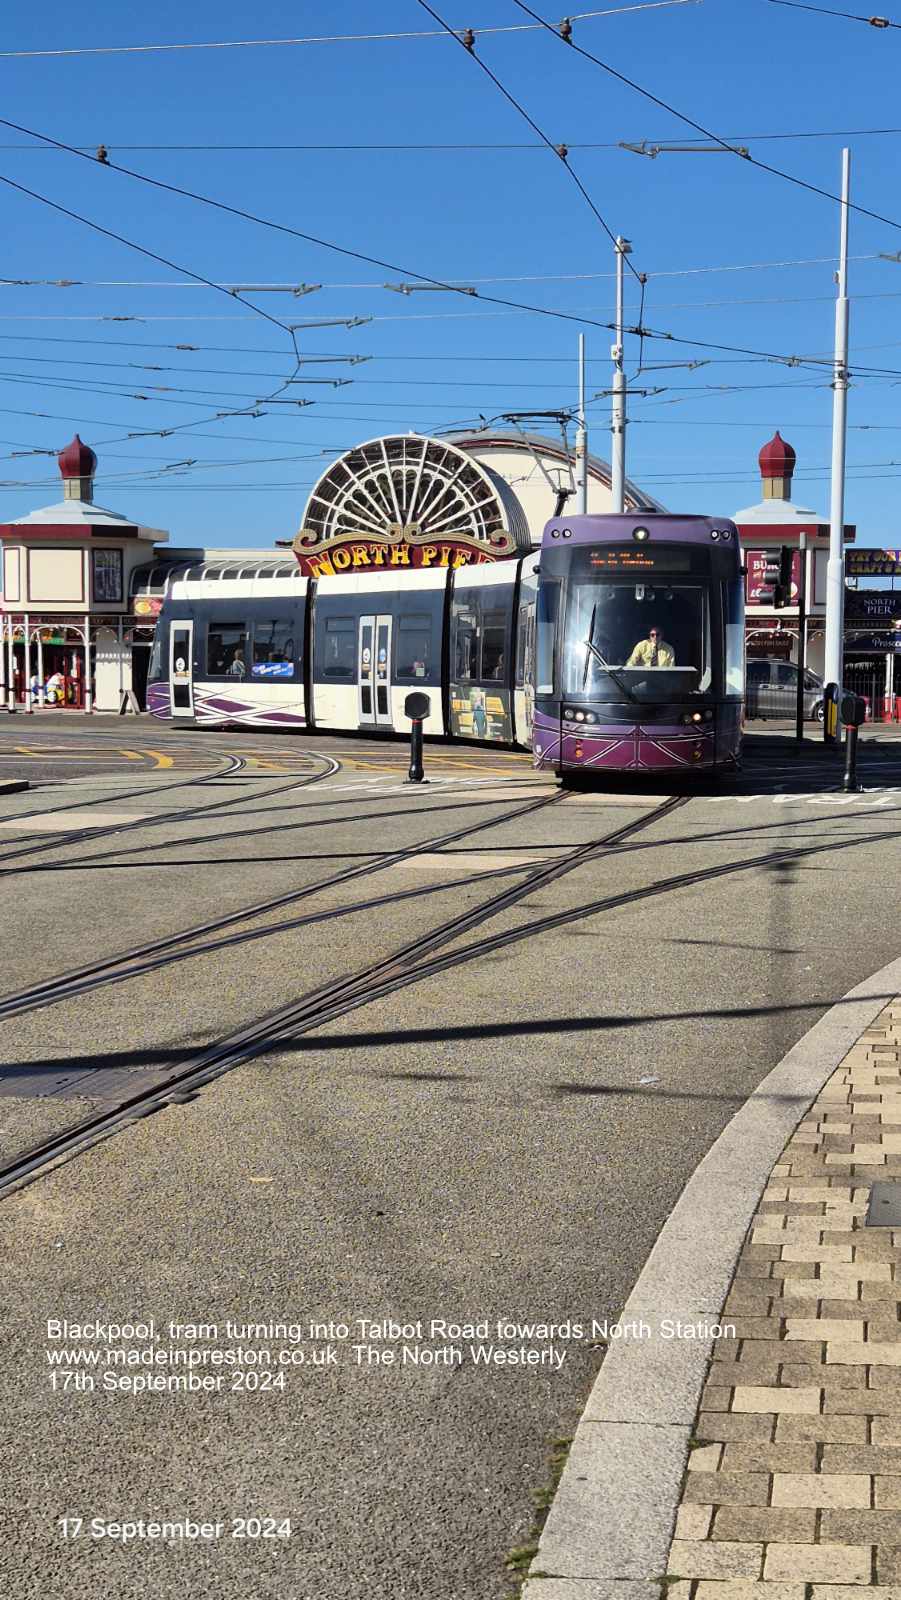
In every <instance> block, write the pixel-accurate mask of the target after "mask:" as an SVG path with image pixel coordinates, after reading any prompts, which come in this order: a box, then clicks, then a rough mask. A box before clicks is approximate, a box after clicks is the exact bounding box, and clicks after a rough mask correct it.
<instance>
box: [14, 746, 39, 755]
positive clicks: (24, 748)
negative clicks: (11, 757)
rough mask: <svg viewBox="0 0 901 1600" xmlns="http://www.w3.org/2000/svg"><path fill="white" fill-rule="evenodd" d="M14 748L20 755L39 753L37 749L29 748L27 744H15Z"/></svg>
mask: <svg viewBox="0 0 901 1600" xmlns="http://www.w3.org/2000/svg"><path fill="white" fill-rule="evenodd" d="M13 749H14V750H15V751H16V754H17V755H20V756H36V755H37V753H38V752H37V751H36V750H29V748H28V745H27V744H14V745H13Z"/></svg>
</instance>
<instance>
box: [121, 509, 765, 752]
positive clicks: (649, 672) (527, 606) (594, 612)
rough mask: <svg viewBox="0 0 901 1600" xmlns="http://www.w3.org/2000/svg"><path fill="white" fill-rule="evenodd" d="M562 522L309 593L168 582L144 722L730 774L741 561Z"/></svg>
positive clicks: (692, 534) (714, 550) (350, 577)
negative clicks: (414, 725) (472, 745)
mask: <svg viewBox="0 0 901 1600" xmlns="http://www.w3.org/2000/svg"><path fill="white" fill-rule="evenodd" d="M640 515H641V516H642V518H643V520H642V521H638V520H637V517H636V515H635V514H633V515H632V516H631V517H611V516H603V517H602V516H585V517H578V516H576V517H568V518H566V517H558V518H555V519H554V520H553V521H552V522H550V523H548V525H547V528H546V529H545V533H544V540H543V543H542V546H541V550H540V552H532V553H530V554H527V555H521V556H518V557H516V558H514V559H512V560H511V559H506V560H499V561H487V562H483V563H476V564H471V565H464V566H460V567H454V566H453V565H451V564H450V563H448V564H446V565H438V566H433V567H429V568H418V569H412V570H409V571H403V570H389V571H370V572H362V571H361V572H348V573H342V574H340V575H339V574H334V575H331V576H325V577H320V578H312V577H307V576H304V575H303V574H302V573H301V571H300V569H299V567H298V564H297V562H296V561H295V560H294V559H293V558H291V557H288V558H284V557H281V558H275V559H273V558H272V557H268V558H264V557H262V556H261V557H260V558H259V559H258V560H257V561H255V562H254V561H250V562H246V561H245V562H244V563H243V564H242V562H239V561H238V560H236V559H235V558H231V559H228V560H222V561H218V562H212V563H208V564H206V565H204V566H187V567H182V568H181V569H180V570H176V571H173V572H172V573H171V575H170V576H169V577H168V578H167V579H166V582H165V595H164V597H163V602H162V610H161V613H160V616H159V620H158V623H157V630H156V639H155V644H154V650H153V657H152V661H151V666H150V673H149V683H148V708H149V709H150V711H152V712H153V713H154V714H155V715H156V716H159V717H166V718H169V719H171V720H172V721H173V722H175V723H176V724H177V725H181V726H196V725H201V726H212V725H216V724H218V725H219V726H223V725H225V726H238V725H240V726H245V727H254V728H274V729H277V730H279V731H281V732H287V731H288V730H290V729H292V728H296V729H309V730H313V729H323V730H328V731H329V732H332V731H345V732H348V733H367V734H392V733H393V734H407V733H408V732H409V723H408V721H407V719H406V718H405V716H404V710H403V707H404V700H405V698H406V696H407V694H408V693H409V691H410V689H411V688H418V689H421V690H424V691H425V692H426V693H427V694H428V696H429V702H430V710H429V715H428V717H427V719H426V721H425V725H424V732H425V733H426V735H432V736H436V735H437V736H444V737H446V738H453V739H466V740H470V741H475V742H478V743H494V744H506V745H519V746H522V747H525V748H529V747H531V748H532V750H533V752H534V758H535V765H536V766H537V767H543V768H551V769H552V770H553V771H554V772H556V773H557V775H558V776H562V777H563V778H564V779H565V778H566V777H567V775H573V774H575V773H577V772H579V771H581V770H585V771H590V772H597V773H599V774H601V773H606V772H617V771H624V770H628V771H641V772H647V773H655V772H657V773H659V772H661V771H664V770H670V771H676V770H679V769H701V770H707V771H709V770H712V769H713V770H715V769H725V768H728V767H729V766H734V765H735V763H736V761H737V759H738V753H739V745H740V738H741V716H742V693H743V682H744V624H743V604H744V600H743V589H742V580H741V557H740V553H739V549H738V536H737V534H736V530H735V527H734V525H733V524H732V523H730V522H725V521H723V520H721V519H719V520H717V519H711V518H706V517H672V516H669V515H667V514H665V513H650V512H644V513H641V514H640Z"/></svg>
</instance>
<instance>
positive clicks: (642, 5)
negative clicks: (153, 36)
mask: <svg viewBox="0 0 901 1600" xmlns="http://www.w3.org/2000/svg"><path fill="white" fill-rule="evenodd" d="M699 3H700V0H639V3H638V4H632V5H625V6H605V7H604V9H603V10H599V11H581V12H576V13H575V15H574V16H573V18H572V21H573V22H590V21H593V20H594V19H595V18H597V17H611V16H621V15H623V14H624V13H625V12H630V11H660V10H662V9H663V8H664V7H667V6H684V5H698V4H699ZM460 31H461V32H462V31H463V30H462V29H461V30H460ZM534 31H535V29H534V27H529V26H528V25H526V24H524V23H521V22H520V23H513V24H509V23H508V24H507V25H505V26H493V27H488V28H480V29H479V32H480V33H533V32H534ZM441 37H442V33H441V32H434V31H429V32H428V33H422V32H419V33H417V32H415V31H412V30H407V31H406V32H403V33H333V34H310V35H307V37H306V38H299V39H215V40H203V39H200V40H197V41H196V42H195V41H193V40H189V41H187V42H186V43H183V44H111V45H82V46H77V47H75V48H73V49H71V50H66V49H57V50H0V61H10V60H12V61H21V60H24V59H26V58H29V57H31V58H34V57H40V56H120V55H125V56H129V55H151V54H154V53H161V52H163V51H177V50H178V51H180V50H250V49H263V48H266V47H275V46H282V47H285V46H289V45H290V46H296V45H304V44H374V43H382V42H385V43H387V42H389V41H394V40H403V41H406V40H408V39H440V38H441Z"/></svg>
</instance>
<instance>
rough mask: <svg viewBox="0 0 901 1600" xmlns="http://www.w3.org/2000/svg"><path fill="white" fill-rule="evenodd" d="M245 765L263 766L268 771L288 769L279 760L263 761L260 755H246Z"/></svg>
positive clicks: (285, 770)
mask: <svg viewBox="0 0 901 1600" xmlns="http://www.w3.org/2000/svg"><path fill="white" fill-rule="evenodd" d="M247 765H248V766H249V767H265V768H266V769H267V771H269V772H287V771H288V770H289V769H288V768H287V767H283V766H282V764H281V762H280V761H264V760H263V758H262V756H248V757H247ZM294 776H296V774H294Z"/></svg>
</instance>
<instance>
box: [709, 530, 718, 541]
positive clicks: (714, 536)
mask: <svg viewBox="0 0 901 1600" xmlns="http://www.w3.org/2000/svg"><path fill="white" fill-rule="evenodd" d="M719 536H720V530H719V528H711V530H710V537H711V539H718V538H719Z"/></svg>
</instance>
